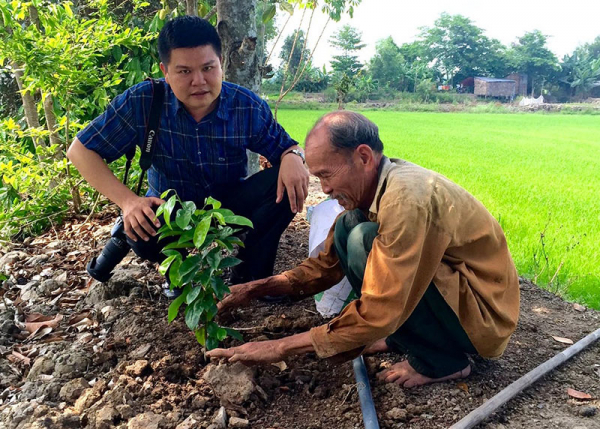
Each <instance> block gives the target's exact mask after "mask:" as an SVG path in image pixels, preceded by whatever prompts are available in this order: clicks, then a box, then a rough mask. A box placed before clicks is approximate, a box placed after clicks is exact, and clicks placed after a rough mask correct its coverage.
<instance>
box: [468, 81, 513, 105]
mask: <svg viewBox="0 0 600 429" xmlns="http://www.w3.org/2000/svg"><path fill="white" fill-rule="evenodd" d="M516 93H517V82H515V81H514V80H512V79H496V78H494V77H480V76H477V77H475V90H474V94H475V95H481V96H484V97H504V98H510V99H511V100H512V99H513V98H514V97H515V95H516Z"/></svg>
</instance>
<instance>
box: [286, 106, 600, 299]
mask: <svg viewBox="0 0 600 429" xmlns="http://www.w3.org/2000/svg"><path fill="white" fill-rule="evenodd" d="M324 113H326V112H324V111H314V110H312V111H308V110H280V111H279V113H278V120H279V122H280V123H281V124H282V125H283V126H284V127H285V128H286V130H287V131H288V132H289V133H290V134H291V135H292V137H293V138H295V139H296V140H298V141H300V142H303V141H304V138H305V136H306V133H307V131H308V130H309V129H310V127H311V126H312V125H313V124H314V122H315V121H316V119H317V118H318V117H319V116H321V115H322V114H324ZM363 113H364V114H365V115H366V116H367V117H369V118H370V119H371V120H373V121H374V122H375V123H376V124H377V125H378V126H379V131H380V135H381V138H382V140H383V143H384V147H385V149H384V153H385V154H386V155H387V156H390V157H395V158H403V159H406V160H408V161H411V162H414V163H416V164H419V165H421V166H424V167H426V168H430V169H432V170H435V171H437V172H440V173H442V174H444V175H445V176H446V177H448V178H450V179H451V180H453V181H454V182H456V183H458V184H460V185H461V186H463V187H464V188H466V189H467V190H469V191H470V192H471V193H472V194H473V195H475V196H476V197H477V198H478V199H479V200H480V201H482V202H483V203H484V204H485V206H486V207H487V208H488V210H489V211H490V212H491V213H492V214H493V215H494V216H495V217H496V219H498V220H499V222H500V224H501V225H502V227H503V229H504V232H505V233H506V236H507V239H508V243H509V247H510V251H511V253H512V256H513V258H514V260H515V264H516V266H517V269H518V271H519V274H520V275H521V276H523V277H526V278H528V279H531V280H533V281H535V282H536V283H538V284H539V285H543V286H545V287H546V288H548V289H549V290H551V291H553V292H558V293H561V294H563V295H564V296H565V297H567V298H569V299H573V300H576V301H579V302H582V303H585V304H587V305H588V306H591V307H593V308H596V309H600V118H599V117H598V116H589V115H559V114H470V113H411V112H391V111H372V112H363Z"/></svg>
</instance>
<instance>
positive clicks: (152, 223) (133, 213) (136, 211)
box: [121, 195, 164, 241]
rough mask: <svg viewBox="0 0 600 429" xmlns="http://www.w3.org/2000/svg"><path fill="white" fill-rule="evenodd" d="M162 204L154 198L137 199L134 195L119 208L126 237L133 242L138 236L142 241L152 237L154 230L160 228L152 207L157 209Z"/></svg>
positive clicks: (158, 199) (162, 201)
mask: <svg viewBox="0 0 600 429" xmlns="http://www.w3.org/2000/svg"><path fill="white" fill-rule="evenodd" d="M163 203H164V200H161V199H160V198H156V197H139V196H137V195H136V196H135V198H130V199H128V200H127V202H126V203H125V204H123V206H122V207H121V209H122V210H123V224H124V226H125V234H127V237H129V238H131V239H132V240H133V241H137V240H138V236H139V237H140V238H141V239H142V240H144V241H148V240H149V239H150V237H154V236H155V235H156V229H157V228H160V222H159V221H158V219H156V214H155V213H154V209H153V207H158V206H160V205H161V204H163ZM136 234H137V236H136Z"/></svg>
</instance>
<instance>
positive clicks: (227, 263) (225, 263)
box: [217, 256, 242, 270]
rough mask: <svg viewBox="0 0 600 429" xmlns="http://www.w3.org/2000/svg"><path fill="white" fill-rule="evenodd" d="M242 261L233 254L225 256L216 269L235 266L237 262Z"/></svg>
mask: <svg viewBox="0 0 600 429" xmlns="http://www.w3.org/2000/svg"><path fill="white" fill-rule="evenodd" d="M241 263H242V261H241V260H240V259H238V258H234V257H233V256H227V257H226V258H223V259H221V262H219V266H218V267H217V269H219V270H224V269H225V268H229V267H235V266H236V265H238V264H241Z"/></svg>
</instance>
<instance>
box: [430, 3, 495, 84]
mask: <svg viewBox="0 0 600 429" xmlns="http://www.w3.org/2000/svg"><path fill="white" fill-rule="evenodd" d="M421 39H422V42H423V43H422V45H421V47H424V48H425V50H424V52H425V54H426V57H427V59H428V60H429V61H430V62H432V63H433V64H434V67H436V68H438V70H439V71H440V73H441V74H442V75H443V76H444V78H445V80H446V82H448V83H450V84H453V83H458V82H460V81H461V80H463V79H465V78H466V77H472V76H493V75H496V74H498V73H499V72H500V73H502V71H500V70H499V68H501V66H502V64H503V50H502V45H501V44H500V42H498V41H497V40H494V39H489V38H488V37H487V36H485V34H484V33H483V30H482V29H481V28H479V27H477V26H475V25H474V24H473V22H472V21H471V20H470V19H469V18H466V17H464V16H462V15H449V14H447V13H442V15H441V16H440V18H438V19H437V20H436V21H435V26H434V27H431V28H430V27H424V28H422V29H421Z"/></svg>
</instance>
